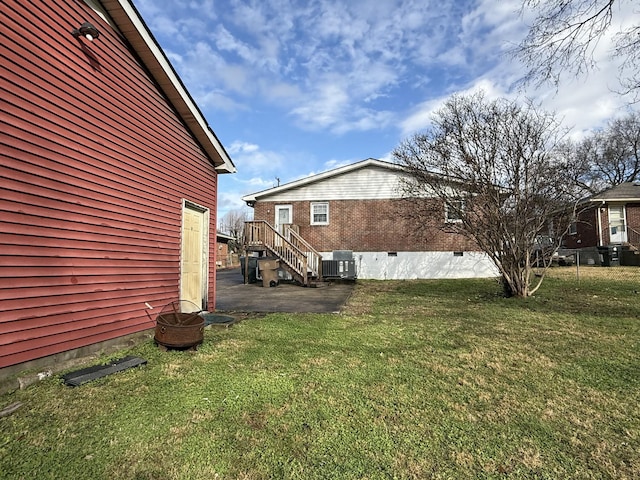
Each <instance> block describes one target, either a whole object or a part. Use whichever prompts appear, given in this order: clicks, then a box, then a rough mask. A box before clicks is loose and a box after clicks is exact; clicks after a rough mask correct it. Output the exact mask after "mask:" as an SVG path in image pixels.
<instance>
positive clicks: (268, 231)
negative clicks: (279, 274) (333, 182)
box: [244, 220, 322, 287]
mask: <svg viewBox="0 0 640 480" xmlns="http://www.w3.org/2000/svg"><path fill="white" fill-rule="evenodd" d="M244 248H245V250H246V251H247V252H260V253H261V254H262V255H264V256H273V257H276V258H278V259H279V260H280V266H281V267H282V268H284V269H285V270H286V271H287V272H289V273H290V274H291V276H292V277H293V278H294V279H295V280H296V281H297V282H299V283H301V284H302V285H304V286H305V287H308V286H309V285H310V284H311V283H312V282H314V281H316V280H319V279H321V278H322V255H320V254H319V253H318V252H317V251H316V250H315V249H314V248H313V247H312V246H311V245H309V243H308V242H307V241H306V240H304V239H303V238H302V237H301V236H300V235H299V234H298V233H297V232H295V231H294V230H293V229H292V228H291V226H290V225H283V231H282V233H280V232H278V231H277V230H276V229H275V228H274V227H273V226H272V225H270V224H269V223H268V222H265V221H264V220H253V221H249V222H245V224H244Z"/></svg>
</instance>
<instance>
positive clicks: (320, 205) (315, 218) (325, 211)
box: [311, 202, 329, 225]
mask: <svg viewBox="0 0 640 480" xmlns="http://www.w3.org/2000/svg"><path fill="white" fill-rule="evenodd" d="M311 225H329V202H312V203H311Z"/></svg>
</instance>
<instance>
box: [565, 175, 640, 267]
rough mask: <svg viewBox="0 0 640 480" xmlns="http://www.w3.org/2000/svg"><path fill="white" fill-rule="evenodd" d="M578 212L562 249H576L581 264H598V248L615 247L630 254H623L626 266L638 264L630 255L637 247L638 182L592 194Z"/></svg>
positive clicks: (639, 227) (639, 237) (639, 228)
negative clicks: (627, 264)
mask: <svg viewBox="0 0 640 480" xmlns="http://www.w3.org/2000/svg"><path fill="white" fill-rule="evenodd" d="M578 211H579V215H578V220H577V222H575V224H574V225H573V226H572V228H571V230H570V231H569V233H568V235H566V237H565V243H564V246H565V247H566V248H569V249H579V250H580V257H581V263H592V264H593V263H595V264H599V263H600V261H601V258H600V255H599V253H598V247H603V246H609V245H615V246H619V247H620V248H621V250H622V251H628V252H630V253H629V254H626V255H625V258H628V260H627V263H630V264H632V265H637V264H638V263H637V262H638V258H635V257H638V255H636V254H634V253H633V252H635V251H637V250H638V249H639V248H640V182H625V183H622V184H620V185H617V186H615V187H612V188H610V189H608V190H605V191H604V192H602V193H599V194H597V195H593V196H592V197H590V198H588V199H587V200H586V201H584V202H583V203H582V204H581V205H580V206H579V207H578ZM622 263H623V264H624V263H625V261H624V259H623V260H622Z"/></svg>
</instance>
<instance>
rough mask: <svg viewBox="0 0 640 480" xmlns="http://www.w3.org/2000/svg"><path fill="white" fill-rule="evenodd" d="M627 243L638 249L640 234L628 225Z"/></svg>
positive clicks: (639, 246)
mask: <svg viewBox="0 0 640 480" xmlns="http://www.w3.org/2000/svg"><path fill="white" fill-rule="evenodd" d="M631 234H633V235H631ZM627 243H629V244H631V245H633V246H634V247H637V248H640V232H639V231H638V230H636V229H635V228H632V227H630V226H629V225H627Z"/></svg>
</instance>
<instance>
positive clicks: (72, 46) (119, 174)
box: [0, 0, 217, 368]
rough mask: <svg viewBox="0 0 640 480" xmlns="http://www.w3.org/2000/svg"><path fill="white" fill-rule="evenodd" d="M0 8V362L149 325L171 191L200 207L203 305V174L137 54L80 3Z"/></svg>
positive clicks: (165, 258) (169, 255)
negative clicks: (86, 25) (88, 37)
mask: <svg viewBox="0 0 640 480" xmlns="http://www.w3.org/2000/svg"><path fill="white" fill-rule="evenodd" d="M0 8H1V9H2V15H0V39H2V41H1V42H0V79H1V82H0V98H2V102H3V108H2V110H1V111H0V193H1V195H0V302H1V303H0V345H1V346H2V348H0V368H2V367H4V366H8V365H12V364H16V363H21V362H25V361H28V360H32V359H35V358H38V357H42V356H47V355H52V354H55V353H59V352H62V351H65V350H70V349H73V348H79V347H82V346H86V345H89V344H92V343H96V342H100V341H105V340H110V339H113V338H116V337H119V336H122V335H127V334H129V333H134V332H137V331H141V330H144V329H147V328H150V327H152V326H153V324H154V318H155V315H157V314H158V313H159V312H160V310H161V309H162V308H163V307H164V306H165V305H167V304H168V303H169V302H171V301H173V300H177V299H178V296H179V280H180V279H179V276H180V236H181V233H180V232H181V222H182V201H183V199H187V200H189V201H192V202H195V203H197V204H199V205H203V206H205V207H207V208H209V209H210V212H211V215H210V225H209V231H210V240H209V242H210V258H209V292H208V293H209V302H210V303H213V302H214V300H215V297H214V295H215V254H216V248H215V231H216V228H215V226H216V223H217V221H216V216H215V212H216V185H217V174H216V172H215V170H214V168H213V165H212V164H211V162H210V159H209V158H208V157H207V156H206V154H205V153H204V152H203V151H202V150H201V148H200V147H199V145H198V143H197V142H196V141H195V139H194V138H193V136H192V134H191V132H189V131H188V130H187V129H186V127H185V126H184V123H183V121H182V119H180V118H179V117H178V116H177V114H176V112H175V109H174V108H173V106H172V105H170V104H169V103H168V102H167V100H166V97H165V95H164V94H163V93H162V92H161V91H160V90H159V89H158V86H157V84H156V82H155V81H154V80H153V79H152V78H150V77H149V74H148V72H147V70H146V69H145V68H144V67H142V66H141V65H140V64H139V59H138V57H137V55H135V54H134V53H132V52H130V51H129V50H128V46H127V44H126V43H125V42H124V41H123V39H122V38H121V37H120V35H119V34H118V33H116V32H114V31H112V30H111V28H110V27H109V25H108V24H107V23H105V22H104V21H103V20H102V19H101V18H100V16H98V15H97V14H96V13H95V12H93V11H92V10H91V9H90V8H88V7H87V6H86V5H85V4H84V3H83V2H74V1H70V0H59V1H48V2H42V3H41V4H40V3H38V4H37V5H34V4H33V3H29V2H17V1H8V2H2V4H1V6H0ZM85 20H87V21H90V22H92V23H93V24H94V25H96V26H97V27H98V29H99V30H100V38H99V39H98V40H96V41H95V42H93V43H88V42H86V41H85V40H84V39H75V38H73V36H71V35H70V30H71V29H72V28H75V27H77V26H78V25H79V24H80V23H82V22H83V21H85ZM29 24H31V25H34V26H36V28H39V29H41V30H42V32H43V34H42V35H40V36H38V37H33V36H32V35H30V34H29V33H28V32H26V30H25V28H26V27H25V25H29ZM25 38H29V39H30V40H29V42H26V41H25ZM88 115H89V116H88ZM90 116H93V117H94V118H91V117H90ZM145 302H147V303H150V304H151V305H153V306H154V307H155V308H154V309H153V310H148V309H147V307H146V306H145Z"/></svg>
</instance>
